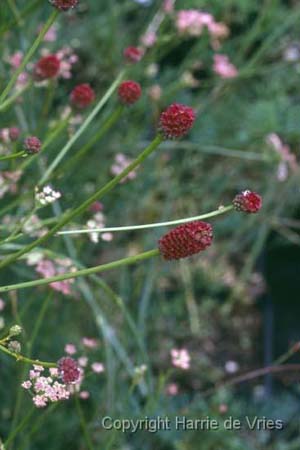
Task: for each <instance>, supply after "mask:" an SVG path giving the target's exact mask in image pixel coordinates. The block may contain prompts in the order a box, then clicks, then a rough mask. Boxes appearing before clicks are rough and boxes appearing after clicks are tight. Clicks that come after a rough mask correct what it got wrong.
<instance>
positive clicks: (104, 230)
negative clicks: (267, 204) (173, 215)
mask: <svg viewBox="0 0 300 450" xmlns="http://www.w3.org/2000/svg"><path fill="white" fill-rule="evenodd" d="M232 209H233V206H232V205H229V206H221V207H220V208H219V209H217V210H215V211H212V212H210V213H207V214H201V215H200V216H195V217H187V218H185V219H178V220H171V221H169V222H157V223H147V224H145V225H129V226H126V227H110V228H109V227H108V228H90V229H82V230H67V231H59V232H58V233H57V235H65V234H89V233H114V232H118V231H134V230H145V229H147V228H159V227H168V226H172V225H180V224H181V223H188V222H193V221H194V220H204V219H209V218H210V217H216V216H220V215H221V214H225V213H226V212H229V211H231V210H232Z"/></svg>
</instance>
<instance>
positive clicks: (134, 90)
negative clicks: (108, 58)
mask: <svg viewBox="0 0 300 450" xmlns="http://www.w3.org/2000/svg"><path fill="white" fill-rule="evenodd" d="M118 94H119V98H120V100H121V102H122V103H123V104H124V105H132V104H133V103H135V102H137V101H138V99H139V98H140V96H141V95H142V88H141V85H140V84H139V83H137V82H136V81H132V80H126V81H123V82H122V83H121V84H120V86H119V89H118Z"/></svg>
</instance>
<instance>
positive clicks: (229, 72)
mask: <svg viewBox="0 0 300 450" xmlns="http://www.w3.org/2000/svg"><path fill="white" fill-rule="evenodd" d="M213 70H214V72H215V73H216V74H217V75H219V76H220V77H221V78H224V79H226V78H235V77H236V76H237V75H238V70H237V68H236V67H235V66H234V65H233V64H232V63H231V62H230V61H229V58H228V56H226V55H220V54H218V55H214V65H213Z"/></svg>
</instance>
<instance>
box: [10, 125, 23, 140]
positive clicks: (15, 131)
mask: <svg viewBox="0 0 300 450" xmlns="http://www.w3.org/2000/svg"><path fill="white" fill-rule="evenodd" d="M20 134H21V130H20V128H17V127H11V128H10V129H9V138H10V140H11V141H17V140H18V139H19V137H20Z"/></svg>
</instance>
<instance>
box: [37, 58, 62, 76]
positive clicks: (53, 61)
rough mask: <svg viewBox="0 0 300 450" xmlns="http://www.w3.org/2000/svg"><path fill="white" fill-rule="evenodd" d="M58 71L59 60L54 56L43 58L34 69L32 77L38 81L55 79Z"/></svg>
mask: <svg viewBox="0 0 300 450" xmlns="http://www.w3.org/2000/svg"><path fill="white" fill-rule="evenodd" d="M59 69H60V60H59V59H58V57H57V56H56V55H47V56H43V57H42V58H41V59H39V61H38V62H37V63H36V65H35V67H34V75H35V77H36V78H37V79H38V80H47V79H48V78H55V77H56V76H57V75H58V73H59Z"/></svg>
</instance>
